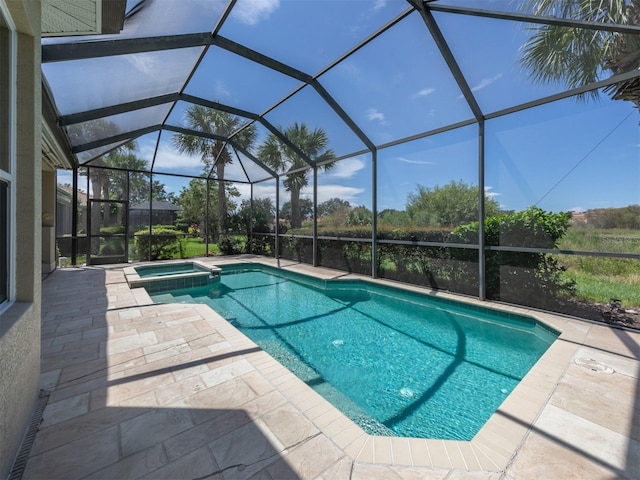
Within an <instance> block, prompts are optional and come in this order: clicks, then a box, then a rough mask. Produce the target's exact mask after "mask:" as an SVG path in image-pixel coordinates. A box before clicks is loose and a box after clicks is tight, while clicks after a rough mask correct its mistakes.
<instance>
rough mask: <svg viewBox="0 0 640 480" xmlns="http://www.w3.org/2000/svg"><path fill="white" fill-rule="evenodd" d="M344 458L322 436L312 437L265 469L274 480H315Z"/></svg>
mask: <svg viewBox="0 0 640 480" xmlns="http://www.w3.org/2000/svg"><path fill="white" fill-rule="evenodd" d="M342 458H344V456H343V453H342V452H341V451H340V450H339V449H338V448H336V446H335V445H334V444H333V443H331V441H330V440H328V439H327V438H326V437H325V436H323V435H316V436H313V437H311V438H309V439H307V440H305V441H303V442H302V443H300V444H299V445H297V446H296V447H295V448H293V449H291V450H289V451H287V452H286V454H285V455H284V456H282V458H281V459H279V460H278V461H277V462H274V463H272V464H271V465H269V466H268V467H267V472H268V473H269V475H271V477H272V478H274V479H286V478H305V479H306V478H310V479H311V478H315V477H317V476H318V475H320V474H321V473H322V472H325V471H326V470H327V469H328V468H330V467H331V466H332V465H334V464H335V463H336V462H338V461H339V460H340V459H342Z"/></svg>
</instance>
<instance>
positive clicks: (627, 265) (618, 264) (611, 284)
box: [559, 228, 640, 307]
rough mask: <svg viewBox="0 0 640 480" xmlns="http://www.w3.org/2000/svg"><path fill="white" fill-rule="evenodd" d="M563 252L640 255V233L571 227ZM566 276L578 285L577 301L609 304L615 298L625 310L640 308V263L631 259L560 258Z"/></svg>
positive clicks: (635, 231)
mask: <svg viewBox="0 0 640 480" xmlns="http://www.w3.org/2000/svg"><path fill="white" fill-rule="evenodd" d="M559 248H560V249H562V250H576V251H592V252H607V253H633V254H638V253H640V231H637V230H621V229H598V230H596V229H584V228H577V229H576V228H571V229H570V230H569V231H568V232H567V234H566V235H565V237H564V238H563V239H562V240H561V241H560V244H559ZM559 257H560V262H561V263H562V264H564V265H566V266H567V272H566V273H565V276H566V277H567V278H570V279H572V280H575V282H576V288H577V298H578V299H579V300H582V301H587V302H595V303H604V304H608V303H609V301H610V300H611V299H612V298H616V299H619V300H621V302H622V305H623V306H624V307H638V306H640V261H639V260H635V259H631V258H610V257H587V256H575V255H560V256H559Z"/></svg>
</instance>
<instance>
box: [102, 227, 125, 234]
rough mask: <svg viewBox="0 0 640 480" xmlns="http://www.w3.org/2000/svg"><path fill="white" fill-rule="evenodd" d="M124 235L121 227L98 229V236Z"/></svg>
mask: <svg viewBox="0 0 640 480" xmlns="http://www.w3.org/2000/svg"><path fill="white" fill-rule="evenodd" d="M124 233H126V231H125V229H124V227H123V226H116V227H102V228H101V229H100V235H121V234H124Z"/></svg>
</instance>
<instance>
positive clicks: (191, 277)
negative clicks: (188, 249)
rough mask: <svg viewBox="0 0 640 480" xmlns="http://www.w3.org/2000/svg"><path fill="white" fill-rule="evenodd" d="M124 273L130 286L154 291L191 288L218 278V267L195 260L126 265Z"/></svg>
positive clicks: (215, 280)
mask: <svg viewBox="0 0 640 480" xmlns="http://www.w3.org/2000/svg"><path fill="white" fill-rule="evenodd" d="M124 274H125V277H126V279H127V283H128V284H129V287H130V288H140V287H142V288H145V289H146V290H147V292H149V293H154V292H157V291H161V290H166V289H172V288H191V287H201V286H204V285H208V284H210V283H212V282H217V281H219V280H220V268H219V267H216V266H214V265H205V264H204V263H200V262H197V261H189V262H172V263H160V264H155V265H140V266H137V267H127V268H125V269H124Z"/></svg>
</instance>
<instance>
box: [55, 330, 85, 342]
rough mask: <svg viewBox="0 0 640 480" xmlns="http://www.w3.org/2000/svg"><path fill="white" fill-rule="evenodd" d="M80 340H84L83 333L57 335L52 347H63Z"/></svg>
mask: <svg viewBox="0 0 640 480" xmlns="http://www.w3.org/2000/svg"><path fill="white" fill-rule="evenodd" d="M78 340H82V332H77V333H68V334H66V335H56V337H55V338H54V339H53V342H52V345H63V344H65V343H72V342H77V341H78Z"/></svg>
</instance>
